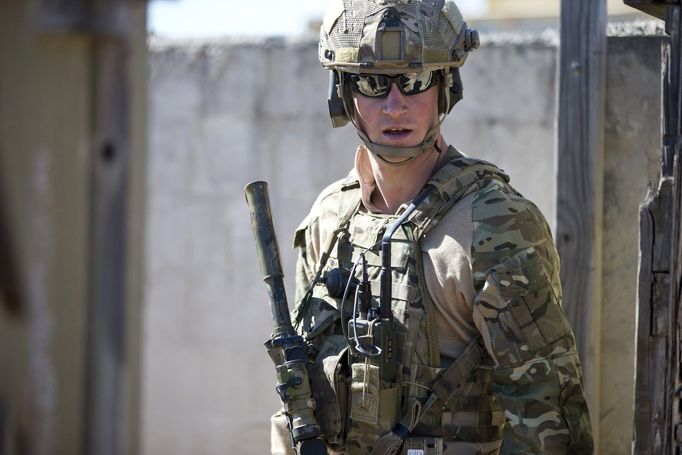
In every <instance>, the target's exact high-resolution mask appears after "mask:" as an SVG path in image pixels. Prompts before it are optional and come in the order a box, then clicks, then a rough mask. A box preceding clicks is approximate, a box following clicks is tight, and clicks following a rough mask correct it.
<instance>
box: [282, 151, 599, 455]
mask: <svg viewBox="0 0 682 455" xmlns="http://www.w3.org/2000/svg"><path fill="white" fill-rule="evenodd" d="M448 155H449V156H448V161H447V163H446V164H445V165H443V166H442V167H441V168H440V169H439V170H438V171H437V172H436V174H435V175H434V176H433V177H432V178H431V179H430V181H429V182H428V184H429V185H432V186H433V187H434V191H432V192H431V193H430V194H429V196H428V198H427V199H426V201H425V202H424V203H423V204H421V205H420V206H419V207H418V208H417V210H416V211H415V212H414V213H413V215H411V216H410V217H408V219H407V220H406V222H405V223H404V224H403V225H402V228H401V229H400V230H399V231H398V232H397V234H396V237H394V240H393V255H392V258H391V266H392V271H393V274H392V281H393V290H394V292H393V300H392V302H393V313H394V316H395V319H396V321H397V323H398V340H399V344H400V363H399V365H400V368H399V373H398V377H397V379H396V382H395V383H384V382H382V381H381V380H379V378H378V373H377V371H376V368H372V366H371V365H369V364H368V362H367V361H365V360H363V359H361V358H357V357H354V356H353V355H349V354H348V349H347V345H348V343H347V341H346V337H345V335H344V330H343V328H342V327H341V325H342V324H346V323H347V317H348V315H347V313H348V311H347V310H348V308H346V307H344V306H343V305H342V304H341V302H340V300H339V299H336V298H333V297H331V296H330V295H329V293H328V292H327V291H326V288H325V287H324V286H314V288H313V289H311V288H310V284H311V282H312V280H313V277H314V276H315V275H316V272H318V269H320V268H321V269H322V272H323V274H324V272H325V271H328V270H331V269H333V268H336V267H341V268H346V269H350V268H351V267H352V265H353V264H354V263H356V262H357V258H358V254H359V252H361V251H362V252H365V256H366V260H367V264H368V266H367V268H368V270H369V276H370V281H371V282H372V286H371V289H372V294H373V298H375V299H378V298H379V286H378V284H379V275H380V273H379V272H380V262H379V250H378V247H377V244H378V242H377V240H378V239H381V236H382V235H383V232H384V231H385V229H386V226H387V225H388V224H390V223H391V222H392V221H395V219H396V218H397V215H396V216H388V215H380V214H373V213H370V212H368V211H367V210H365V209H364V207H363V204H362V203H361V199H360V188H359V183H358V178H357V175H356V174H354V173H351V175H350V176H349V177H348V178H346V179H344V180H343V181H340V182H336V183H335V184H332V185H330V186H329V187H328V188H327V189H326V190H325V191H323V193H322V194H321V195H320V197H319V198H318V200H317V201H316V203H315V205H314V206H313V209H312V210H311V213H310V214H309V216H308V217H307V218H306V220H305V221H304V223H302V225H301V228H300V229H299V230H298V232H297V234H296V239H295V245H296V246H297V247H298V248H299V255H300V256H299V262H298V271H297V297H296V301H297V302H300V301H302V300H303V296H304V295H305V294H311V295H312V296H313V297H312V299H308V300H309V301H308V302H307V304H306V305H305V308H302V307H301V306H300V305H299V307H298V308H297V310H295V312H294V313H295V314H294V316H295V320H297V321H300V325H299V327H300V331H301V332H302V334H303V335H304V336H305V337H306V339H307V340H308V341H309V343H310V345H311V347H312V349H313V351H314V354H315V355H314V357H315V361H316V365H318V368H317V369H316V371H317V374H316V375H313V379H312V381H313V388H314V391H315V392H316V399H317V406H318V408H317V411H316V413H317V416H318V419H319V420H320V425H321V427H322V430H323V433H324V435H325V440H326V442H327V444H328V447H329V450H330V453H345V454H361V453H409V454H425V455H428V454H455V453H456V454H458V455H461V454H477V453H481V454H483V453H485V454H488V453H490V454H495V453H503V454H545V453H547V454H559V453H561V454H563V453H576V454H578V453H579V454H589V453H592V438H591V431H590V421H589V415H588V411H587V406H586V403H585V398H584V395H583V388H582V375H581V369H580V364H579V361H578V357H577V353H576V350H575V342H574V338H573V334H572V332H571V329H570V327H569V326H568V324H567V322H566V319H565V317H564V314H563V311H562V310H561V307H560V303H561V287H560V283H559V270H558V267H559V262H558V256H557V253H556V250H555V248H554V244H553V242H552V239H551V234H550V231H549V228H548V226H547V223H546V221H545V220H544V218H543V217H542V215H541V213H540V212H539V210H538V209H537V208H536V207H535V205H534V204H532V203H531V202H529V201H528V200H526V199H524V198H523V197H522V196H521V195H520V194H519V193H517V192H516V191H515V190H514V189H513V188H511V186H509V184H508V177H507V176H506V175H504V174H503V173H502V172H501V171H500V170H499V169H498V168H496V167H494V166H493V165H491V164H489V163H486V162H482V161H479V160H474V159H470V158H467V157H465V156H463V155H461V154H460V153H459V152H457V151H456V150H455V149H454V148H452V147H451V148H450V149H449V150H448ZM403 209H404V207H403ZM403 209H401V210H403ZM398 214H400V211H399V213H398ZM462 226H465V227H466V229H462ZM461 232H466V234H465V235H463V234H461ZM452 240H454V241H455V243H456V244H457V245H458V246H459V247H462V248H461V251H460V252H459V253H457V254H456V256H462V257H453V258H448V257H445V258H444V257H439V256H438V255H439V249H443V248H442V246H441V245H442V244H444V243H447V241H452ZM446 250H447V251H445V253H443V252H442V251H441V253H440V254H441V256H443V254H445V255H448V254H452V250H451V249H450V250H448V249H447V248H446ZM325 252H328V254H323V253H325ZM455 264H460V265H459V266H456V265H455ZM461 264H464V266H463V268H464V269H468V273H462V272H461V270H455V269H457V267H460V268H461V267H462V266H461ZM465 272H466V271H465ZM429 275H431V276H429ZM451 276H456V277H457V278H456V279H454V281H455V284H454V285H452V284H450V285H449V284H448V283H447V281H448V280H449V279H450V277H451ZM448 286H450V287H451V288H452V290H450V289H449V288H448ZM440 287H442V288H447V289H446V290H447V292H445V293H444V292H442V291H443V290H442V289H439V288H440ZM469 288H470V289H471V292H467V291H466V290H465V289H469ZM309 291H310V292H309ZM448 293H450V294H451V295H452V299H453V300H457V299H460V300H464V303H463V304H462V305H459V306H452V305H449V303H448V302H446V301H447V300H448V299H449V297H448V295H449V294H448ZM462 295H465V297H464V298H462ZM347 306H348V305H347ZM453 312H455V313H457V314H454V315H453V314H448V313H453ZM342 313H343V317H342ZM443 318H454V320H457V321H461V325H462V327H464V328H465V329H466V328H467V327H468V328H471V330H470V331H469V332H467V330H463V332H462V333H464V334H465V335H463V336H460V339H461V340H460V343H459V348H457V349H455V351H457V352H458V354H457V355H456V356H455V357H457V358H456V359H451V358H449V356H447V355H441V354H444V353H445V352H446V351H448V352H451V351H452V350H448V349H445V348H444V346H446V344H447V343H445V342H444V341H443V340H447V339H449V338H450V339H452V334H451V333H448V328H447V326H443V324H441V323H440V322H441V321H440V320H441V319H443ZM453 360H454V362H453ZM450 364H452V365H450ZM273 422H274V420H273ZM397 424H400V425H402V427H403V428H407V429H408V430H410V431H409V435H407V436H405V435H404V434H403V435H396V434H395V431H392V430H394V428H396V425H397ZM273 434H275V433H273ZM280 434H281V432H280ZM286 445H287V444H286V442H285V441H282V444H281V447H284V446H286ZM401 446H402V448H400V447H401ZM281 447H280V448H278V442H277V441H276V438H274V439H273V449H272V451H273V454H279V453H287V452H286V450H285V449H283V448H281ZM372 450H374V452H372ZM391 450H393V451H394V452H390V451H391ZM396 450H400V452H395V451H396Z"/></svg>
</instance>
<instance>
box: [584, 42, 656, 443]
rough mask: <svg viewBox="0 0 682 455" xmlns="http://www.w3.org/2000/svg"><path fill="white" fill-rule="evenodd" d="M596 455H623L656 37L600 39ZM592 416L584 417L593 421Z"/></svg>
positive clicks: (652, 178) (629, 416) (628, 432)
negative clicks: (602, 119)
mask: <svg viewBox="0 0 682 455" xmlns="http://www.w3.org/2000/svg"><path fill="white" fill-rule="evenodd" d="M608 53H609V60H608V62H609V64H608V67H607V75H606V77H607V85H606V125H605V134H604V144H605V150H606V153H605V156H604V221H603V223H604V224H603V232H604V235H603V245H602V331H601V353H602V355H601V369H600V371H601V390H600V413H601V415H600V416H599V426H600V448H601V451H600V453H605V454H622V453H630V441H631V439H632V426H633V418H634V415H633V404H634V397H633V394H634V392H633V391H634V372H633V371H634V370H633V368H634V358H635V340H634V337H635V315H636V312H635V304H634V302H635V299H636V296H637V266H638V259H637V257H638V251H639V241H638V230H639V218H638V217H639V214H638V213H639V204H641V203H642V202H643V201H644V197H645V196H646V193H647V187H648V186H654V187H655V186H656V184H657V181H658V175H659V171H660V164H659V157H660V142H661V139H660V138H661V136H660V116H661V108H660V98H661V82H660V81H661V39H660V38H652V37H636V36H629V37H628V36H626V37H618V38H616V37H612V38H610V39H609V41H608ZM596 417H597V416H592V418H593V419H594V418H596Z"/></svg>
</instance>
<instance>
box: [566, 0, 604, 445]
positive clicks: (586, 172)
mask: <svg viewBox="0 0 682 455" xmlns="http://www.w3.org/2000/svg"><path fill="white" fill-rule="evenodd" d="M606 20H607V15H606V0H562V2H561V44H560V63H559V100H558V122H557V123H558V125H557V130H558V131H557V134H558V139H557V153H556V163H557V164H556V169H557V175H556V178H557V215H556V216H557V220H556V223H555V226H556V234H557V248H558V250H559V255H560V256H561V282H562V285H563V303H564V309H565V311H566V315H567V317H568V320H569V322H570V323H571V325H572V327H573V332H574V333H575V336H576V341H577V347H578V353H579V355H580V360H581V362H582V366H583V372H584V375H585V392H586V396H587V401H588V405H589V406H590V413H591V416H592V426H593V431H594V437H595V447H596V444H597V442H598V440H599V437H598V431H597V430H598V425H597V423H598V419H599V387H600V381H599V377H600V376H599V365H600V359H599V353H600V336H599V330H600V323H601V249H602V248H601V236H602V206H603V160H604V139H603V135H604V106H605V101H604V92H605V60H606Z"/></svg>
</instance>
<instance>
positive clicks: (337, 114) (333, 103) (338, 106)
mask: <svg viewBox="0 0 682 455" xmlns="http://www.w3.org/2000/svg"><path fill="white" fill-rule="evenodd" d="M342 90H343V87H342V86H341V77H340V76H339V73H338V72H337V71H334V70H331V71H329V93H328V95H327V105H328V106H329V117H330V118H331V120H332V126H333V127H334V128H339V127H341V126H344V125H346V124H347V123H348V122H349V121H350V119H349V118H348V113H347V112H346V107H345V106H344V104H343V99H342V98H341V93H342V92H341V91H342Z"/></svg>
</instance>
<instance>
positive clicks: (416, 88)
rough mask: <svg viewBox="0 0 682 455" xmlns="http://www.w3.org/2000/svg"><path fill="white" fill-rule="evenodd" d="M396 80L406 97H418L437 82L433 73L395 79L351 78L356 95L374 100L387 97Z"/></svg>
mask: <svg viewBox="0 0 682 455" xmlns="http://www.w3.org/2000/svg"><path fill="white" fill-rule="evenodd" d="M394 80H396V82H397V83H398V86H399V87H400V91H401V92H402V93H403V94H405V95H416V94H417V93H421V92H424V91H426V90H427V89H429V88H431V87H432V86H433V85H434V84H435V82H436V78H435V73H434V72H433V71H422V72H421V73H405V74H401V75H399V76H394V77H389V76H384V75H383V74H352V75H351V76H350V83H351V89H352V90H353V91H354V92H356V93H360V94H361V95H365V96H369V97H372V98H377V97H382V96H386V95H387V94H388V92H389V91H390V89H391V83H392V82H393V81H394Z"/></svg>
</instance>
